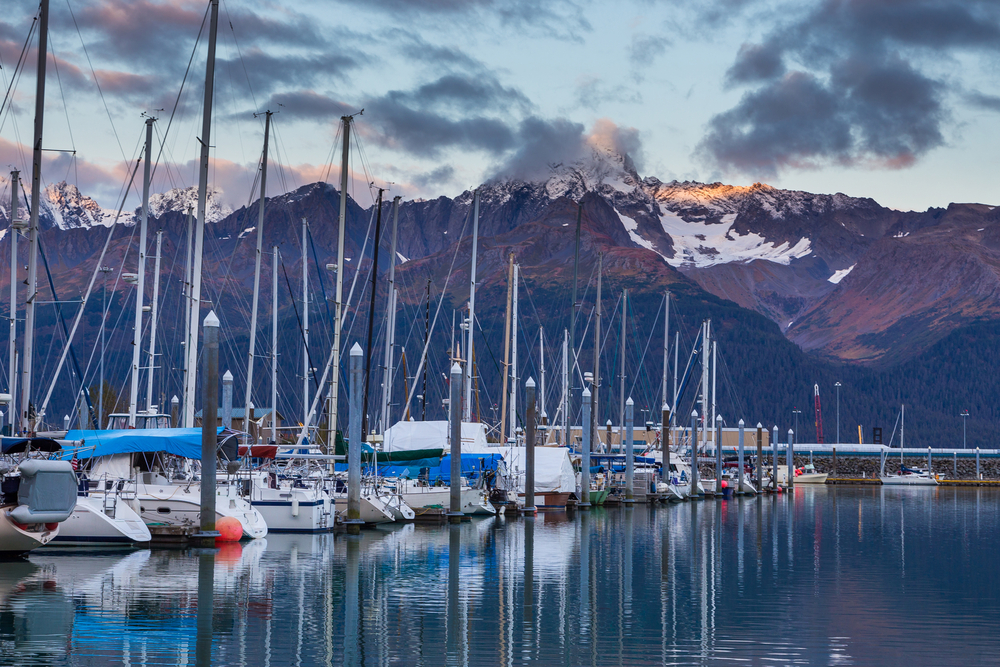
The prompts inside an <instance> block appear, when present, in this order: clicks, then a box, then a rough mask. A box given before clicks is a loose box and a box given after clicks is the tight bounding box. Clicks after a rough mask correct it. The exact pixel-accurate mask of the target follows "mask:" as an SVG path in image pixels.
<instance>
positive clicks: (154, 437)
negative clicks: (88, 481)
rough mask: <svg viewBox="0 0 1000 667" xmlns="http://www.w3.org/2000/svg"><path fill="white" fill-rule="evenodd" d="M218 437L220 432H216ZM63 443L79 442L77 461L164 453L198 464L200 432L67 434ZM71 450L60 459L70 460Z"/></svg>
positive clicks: (180, 430)
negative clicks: (194, 461) (140, 453)
mask: <svg viewBox="0 0 1000 667" xmlns="http://www.w3.org/2000/svg"><path fill="white" fill-rule="evenodd" d="M218 432H219V433H222V428H221V427H220V428H219V431H218ZM66 439H67V440H82V441H83V447H81V448H80V449H79V450H77V452H76V455H77V458H80V459H88V458H91V457H96V456H111V455H112V454H132V453H138V452H166V453H168V454H175V455H177V456H183V457H185V458H189V459H197V460H201V429H200V428H148V429H121V430H113V431H70V432H69V433H67V434H66ZM72 456H73V451H72V450H64V453H63V455H62V457H61V458H64V459H70V458H72Z"/></svg>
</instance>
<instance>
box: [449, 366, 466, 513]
mask: <svg viewBox="0 0 1000 667" xmlns="http://www.w3.org/2000/svg"><path fill="white" fill-rule="evenodd" d="M464 376H465V372H464V371H463V370H462V365H461V364H460V363H458V362H457V361H456V362H455V363H454V364H452V366H451V383H450V387H451V401H450V402H449V404H448V408H449V410H450V413H451V443H450V446H451V449H450V455H451V488H450V490H451V511H450V512H448V520H449V521H450V522H451V523H459V522H461V521H462V517H463V516H465V515H464V514H463V513H462V393H463V392H462V378H463V377H464Z"/></svg>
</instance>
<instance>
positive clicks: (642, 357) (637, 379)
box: [629, 297, 667, 405]
mask: <svg viewBox="0 0 1000 667" xmlns="http://www.w3.org/2000/svg"><path fill="white" fill-rule="evenodd" d="M666 300H667V297H663V299H662V300H661V301H660V305H659V307H657V309H656V316H655V317H654V318H653V324H654V325H655V324H656V323H657V322H659V320H660V313H661V312H662V311H663V302H664V301H666ZM629 312H630V313H632V328H633V329H634V330H635V331H634V333H636V334H638V330H639V329H638V326H637V325H636V323H635V321H636V317H635V311H633V310H632V302H631V301H629ZM652 340H653V334H652V333H650V335H649V337H648V338H646V347H645V348H644V349H643V350H642V356H641V357H639V369H640V370H643V372H645V369H644V368H643V361H645V359H646V352H648V351H649V344H650V342H651V341H652ZM635 375H636V376H635V378H634V379H633V380H632V387H631V388H630V389H629V394H632V393H633V392H634V391H635V385H636V383H637V382H638V381H639V374H638V373H636V374H635ZM661 381H662V380H661ZM653 405H655V403H653Z"/></svg>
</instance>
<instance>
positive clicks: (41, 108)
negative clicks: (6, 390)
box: [11, 0, 49, 431]
mask: <svg viewBox="0 0 1000 667" xmlns="http://www.w3.org/2000/svg"><path fill="white" fill-rule="evenodd" d="M48 41H49V0H41V5H40V6H39V10H38V67H37V72H38V79H37V82H36V85H35V136H34V140H33V141H34V143H33V144H32V145H33V149H32V153H31V212H30V219H29V222H28V294H27V300H26V303H25V309H24V358H23V359H22V360H21V374H22V380H21V415H22V418H21V426H22V428H23V429H24V430H25V431H33V430H35V429H34V424H30V423H29V422H28V415H29V413H30V412H31V405H30V403H31V362H32V361H33V359H34V356H35V355H34V347H35V302H36V301H37V299H36V298H35V297H36V296H38V292H37V287H38V210H39V207H40V206H41V203H42V125H43V124H44V120H45V64H46V60H47V56H48ZM11 191H12V192H16V190H14V189H13V188H12V190H11Z"/></svg>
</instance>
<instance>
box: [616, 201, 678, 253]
mask: <svg viewBox="0 0 1000 667" xmlns="http://www.w3.org/2000/svg"><path fill="white" fill-rule="evenodd" d="M615 213H617V214H618V217H619V218H620V219H621V221H622V225H623V226H624V227H625V231H627V232H628V236H629V238H630V239H632V242H633V243H635V244H636V245H638V246H640V247H642V248H645V249H646V250H652V251H653V252H655V253H656V254H658V255H660V257H663V259H665V260H666V259H667V258H666V257H664V256H663V255H662V254H661V253H660V252H659V251H658V250H657V249H656V246H654V245H653V244H652V242H650V241H647V240H646V239H644V238H642V237H641V236H639V234H638V232H637V231H636V230H638V229H639V223H638V222H636V219H635V218H630V217H628V216H627V215H625V214H624V213H622V212H621V211H619V210H618V209H615Z"/></svg>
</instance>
